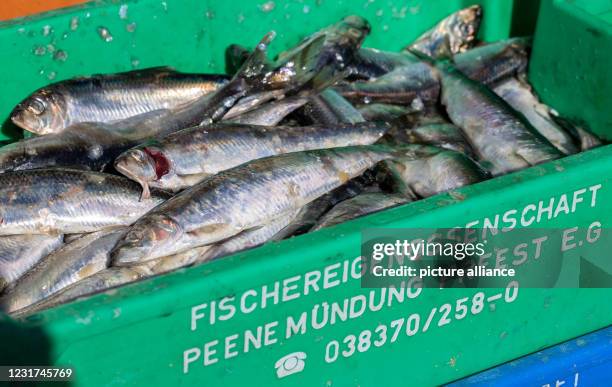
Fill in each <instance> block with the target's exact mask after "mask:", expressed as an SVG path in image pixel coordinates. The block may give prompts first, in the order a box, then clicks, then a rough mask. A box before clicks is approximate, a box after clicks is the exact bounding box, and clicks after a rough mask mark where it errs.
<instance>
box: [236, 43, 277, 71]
mask: <svg viewBox="0 0 612 387" xmlns="http://www.w3.org/2000/svg"><path fill="white" fill-rule="evenodd" d="M275 37H276V32H274V31H270V32H268V33H267V34H265V35H264V37H263V38H262V39H261V40H260V41H259V43H258V44H257V46H255V49H254V50H253V52H251V54H250V55H249V56H248V58H246V60H245V61H244V62H243V63H242V66H240V68H239V69H238V71H236V74H235V75H234V76H233V78H232V79H236V78H243V79H246V80H249V79H253V78H255V79H257V78H258V76H260V75H261V74H263V73H264V72H266V71H268V70H269V69H270V63H269V61H268V46H269V45H270V43H271V42H272V41H273V40H274V38H275Z"/></svg>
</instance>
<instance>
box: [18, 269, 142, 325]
mask: <svg viewBox="0 0 612 387" xmlns="http://www.w3.org/2000/svg"><path fill="white" fill-rule="evenodd" d="M150 275H151V272H150V271H149V269H148V268H147V267H146V265H140V266H133V267H110V268H108V269H104V270H102V271H99V272H97V273H95V274H93V275H91V276H89V277H87V278H84V279H82V280H80V281H78V282H75V283H73V284H71V285H69V286H67V287H65V288H63V289H61V290H59V291H58V292H57V293H54V294H52V295H51V296H49V297H47V298H45V299H42V300H40V301H38V302H36V303H34V304H31V305H28V306H26V307H23V308H21V309H18V310H15V311H13V312H11V317H13V318H23V317H26V316H29V315H31V314H34V313H37V312H40V311H42V310H44V309H49V308H52V307H55V306H57V305H61V304H65V303H67V302H70V301H74V300H76V299H78V298H80V297H87V296H90V295H92V294H95V293H99V292H102V291H105V290H110V289H112V288H116V287H118V286H121V285H125V284H128V283H131V282H135V281H138V280H141V279H144V278H146V277H148V276H150Z"/></svg>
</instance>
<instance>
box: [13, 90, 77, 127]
mask: <svg viewBox="0 0 612 387" xmlns="http://www.w3.org/2000/svg"><path fill="white" fill-rule="evenodd" d="M65 105H66V104H65V99H64V97H63V96H62V95H61V94H60V93H57V92H53V91H51V90H49V89H41V90H38V91H37V92H35V93H34V94H32V95H31V96H29V97H28V98H26V99H25V100H23V101H22V102H21V103H20V104H19V105H17V107H15V109H14V110H13V112H12V113H11V121H13V123H14V124H15V125H17V126H19V127H20V128H23V129H25V130H27V131H29V132H32V133H35V134H39V135H43V134H49V133H56V132H59V131H61V130H62V129H63V128H65V127H66V126H68V123H67V122H66V119H65V117H66V114H65V111H66V110H65Z"/></svg>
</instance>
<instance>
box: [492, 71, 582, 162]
mask: <svg viewBox="0 0 612 387" xmlns="http://www.w3.org/2000/svg"><path fill="white" fill-rule="evenodd" d="M493 91H494V92H495V94H497V95H499V96H500V97H502V98H503V99H504V101H506V102H508V104H509V105H510V106H512V107H513V108H514V109H515V110H516V111H518V112H519V113H521V114H523V115H524V116H525V118H526V119H527V121H529V123H530V124H531V125H533V127H534V128H535V129H536V130H537V131H538V132H540V134H541V135H542V136H544V137H546V139H547V140H548V141H550V143H551V144H553V145H554V146H555V147H556V148H557V149H559V150H560V151H561V152H563V153H564V154H566V155H570V154H573V153H577V152H578V151H579V149H578V147H576V145H575V144H574V143H573V140H572V138H571V136H570V135H569V134H568V133H567V132H565V130H563V128H561V127H560V126H559V125H557V124H556V123H555V122H554V121H553V119H552V117H551V116H550V114H549V111H550V108H549V107H548V106H546V105H544V104H543V103H541V102H540V100H539V99H538V97H537V96H536V95H535V94H534V93H533V90H532V89H531V86H530V85H528V84H526V83H525V82H521V81H519V80H518V79H516V78H509V79H508V80H506V81H504V82H502V83H501V84H499V85H498V86H496V87H495V88H494V89H493Z"/></svg>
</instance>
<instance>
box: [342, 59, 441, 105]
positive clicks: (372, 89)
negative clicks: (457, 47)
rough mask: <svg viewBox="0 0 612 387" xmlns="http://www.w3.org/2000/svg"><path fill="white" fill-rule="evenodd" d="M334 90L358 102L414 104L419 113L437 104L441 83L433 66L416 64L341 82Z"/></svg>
mask: <svg viewBox="0 0 612 387" xmlns="http://www.w3.org/2000/svg"><path fill="white" fill-rule="evenodd" d="M334 90H336V91H337V92H338V93H339V94H341V95H342V96H343V97H344V98H346V99H348V100H349V101H351V102H355V103H366V104H367V103H371V102H377V103H390V104H400V105H411V104H413V105H412V106H411V107H412V108H413V109H415V110H419V109H420V108H422V106H423V105H424V104H433V103H435V101H436V100H437V99H438V96H439V93H440V84H439V82H438V79H437V78H436V75H435V73H434V71H433V70H432V69H431V67H430V66H428V65H427V64H425V63H422V62H416V63H412V64H410V65H407V66H401V67H398V68H396V69H395V70H393V71H391V72H388V73H386V74H384V75H382V76H380V77H378V78H373V79H371V80H369V81H356V82H343V83H340V84H338V85H337V86H335V87H334Z"/></svg>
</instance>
